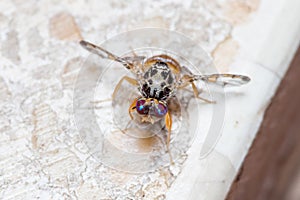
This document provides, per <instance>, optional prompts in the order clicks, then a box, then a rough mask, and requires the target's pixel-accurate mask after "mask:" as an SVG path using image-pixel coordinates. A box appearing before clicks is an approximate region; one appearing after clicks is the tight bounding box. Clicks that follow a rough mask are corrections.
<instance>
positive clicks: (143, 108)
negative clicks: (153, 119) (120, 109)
mask: <svg viewBox="0 0 300 200" xmlns="http://www.w3.org/2000/svg"><path fill="white" fill-rule="evenodd" d="M145 104H146V100H145V99H139V100H137V102H136V106H135V107H136V111H137V112H138V113H139V114H140V115H147V114H148V112H149V106H148V105H145Z"/></svg>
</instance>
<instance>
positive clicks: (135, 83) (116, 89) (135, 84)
mask: <svg viewBox="0 0 300 200" xmlns="http://www.w3.org/2000/svg"><path fill="white" fill-rule="evenodd" d="M124 80H125V81H127V82H128V83H130V84H132V85H134V86H137V85H138V82H137V80H135V79H133V78H130V77H129V76H123V77H122V78H121V80H120V81H119V82H118V84H117V85H116V87H115V90H114V92H113V94H112V99H113V100H114V99H115V97H116V94H117V92H118V91H119V89H120V87H121V85H122V82H123V81H124Z"/></svg>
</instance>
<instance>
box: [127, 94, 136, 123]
mask: <svg viewBox="0 0 300 200" xmlns="http://www.w3.org/2000/svg"><path fill="white" fill-rule="evenodd" d="M136 102H137V99H134V101H133V102H132V103H131V105H130V106H129V109H128V113H129V116H130V118H131V120H133V116H132V112H133V111H134V110H135V109H136V107H135V106H136Z"/></svg>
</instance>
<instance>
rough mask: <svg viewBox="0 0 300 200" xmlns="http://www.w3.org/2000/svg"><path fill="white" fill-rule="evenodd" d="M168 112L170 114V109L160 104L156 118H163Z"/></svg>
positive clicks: (157, 106) (156, 110) (156, 108)
mask: <svg viewBox="0 0 300 200" xmlns="http://www.w3.org/2000/svg"><path fill="white" fill-rule="evenodd" d="M167 112H168V107H167V106H166V105H165V104H163V103H158V104H157V105H156V107H155V110H154V113H155V116H156V117H163V116H165V115H166V114H167Z"/></svg>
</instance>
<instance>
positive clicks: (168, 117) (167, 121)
mask: <svg viewBox="0 0 300 200" xmlns="http://www.w3.org/2000/svg"><path fill="white" fill-rule="evenodd" d="M165 124H166V128H167V130H168V135H167V150H168V153H169V156H170V162H171V164H174V162H173V158H172V155H171V152H170V141H171V130H172V116H171V113H170V111H168V112H167V114H166V116H165Z"/></svg>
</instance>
